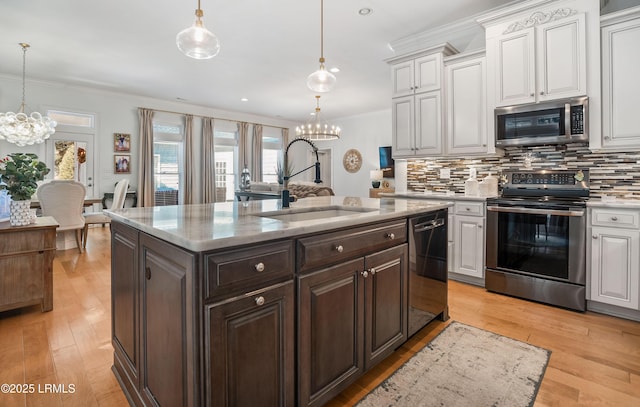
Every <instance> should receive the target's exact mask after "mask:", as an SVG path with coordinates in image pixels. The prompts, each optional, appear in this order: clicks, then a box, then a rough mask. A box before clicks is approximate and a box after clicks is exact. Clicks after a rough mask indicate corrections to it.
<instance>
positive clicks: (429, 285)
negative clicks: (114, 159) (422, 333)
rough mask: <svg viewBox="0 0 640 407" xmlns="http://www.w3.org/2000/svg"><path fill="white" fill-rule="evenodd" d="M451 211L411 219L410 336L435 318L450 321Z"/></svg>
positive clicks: (442, 210)
mask: <svg viewBox="0 0 640 407" xmlns="http://www.w3.org/2000/svg"><path fill="white" fill-rule="evenodd" d="M447 214H448V211H447V209H441V210H438V211H435V212H432V213H430V214H428V215H424V216H419V217H415V218H411V219H410V220H409V228H410V229H409V336H411V335H413V334H415V333H416V332H417V331H419V330H420V329H421V328H422V327H424V326H425V325H427V324H428V323H429V322H431V321H432V320H433V319H435V318H437V317H440V319H441V320H442V321H446V320H447V319H449V309H448V305H447V290H448V287H447Z"/></svg>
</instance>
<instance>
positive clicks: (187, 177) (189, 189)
mask: <svg viewBox="0 0 640 407" xmlns="http://www.w3.org/2000/svg"><path fill="white" fill-rule="evenodd" d="M184 119H185V120H184V121H185V123H184V124H185V126H184V200H183V202H182V203H184V204H185V205H187V204H192V203H194V192H195V191H194V185H193V177H194V174H195V172H196V168H194V166H195V164H196V162H195V161H194V159H193V115H190V114H187V115H185V116H184Z"/></svg>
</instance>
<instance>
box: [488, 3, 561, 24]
mask: <svg viewBox="0 0 640 407" xmlns="http://www.w3.org/2000/svg"><path fill="white" fill-rule="evenodd" d="M557 2H558V0H526V1H513V2H511V3H509V4H507V5H506V6H504V7H500V8H497V9H494V10H490V11H488V12H486V13H484V14H483V15H481V16H480V17H478V18H476V22H477V23H478V24H480V25H482V26H483V27H486V26H487V25H493V24H495V23H497V22H501V21H504V20H507V19H513V16H514V15H517V14H518V13H524V12H526V11H529V10H531V9H532V8H535V7H540V6H543V5H545V4H549V3H557Z"/></svg>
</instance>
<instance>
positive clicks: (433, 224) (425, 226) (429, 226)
mask: <svg viewBox="0 0 640 407" xmlns="http://www.w3.org/2000/svg"><path fill="white" fill-rule="evenodd" d="M440 226H444V219H438V220H431V221H429V222H424V223H418V224H417V225H415V226H414V227H413V231H414V233H420V232H425V231H427V230H433V229H435V228H439V227H440Z"/></svg>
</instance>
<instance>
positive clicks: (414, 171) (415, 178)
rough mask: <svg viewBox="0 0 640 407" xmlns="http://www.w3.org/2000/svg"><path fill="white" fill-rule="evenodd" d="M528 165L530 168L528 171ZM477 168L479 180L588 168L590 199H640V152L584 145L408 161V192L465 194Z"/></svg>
mask: <svg viewBox="0 0 640 407" xmlns="http://www.w3.org/2000/svg"><path fill="white" fill-rule="evenodd" d="M527 165H530V167H529V168H527ZM472 167H473V168H476V170H477V173H478V175H477V177H478V180H479V181H480V180H482V179H483V178H484V177H485V176H487V175H489V173H490V172H491V173H492V174H493V175H496V176H500V174H502V171H505V170H523V169H532V170H540V169H555V170H579V169H588V170H589V176H590V178H591V196H592V197H598V196H601V195H602V194H606V195H611V196H616V197H617V198H631V199H640V152H632V153H625V152H616V153H610V152H596V153H594V152H591V151H590V150H589V148H588V147H587V146H586V145H585V144H581V143H576V144H566V145H557V146H539V147H509V148H506V149H505V150H504V156H502V157H482V158H455V157H447V158H433V159H430V158H424V159H416V160H408V161H407V189H408V190H409V191H415V192H422V191H424V190H430V191H434V192H445V191H450V190H451V191H455V192H464V181H465V180H466V179H467V178H469V169H470V168H472ZM441 169H449V170H450V173H451V175H450V179H441V178H440V170H441Z"/></svg>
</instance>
